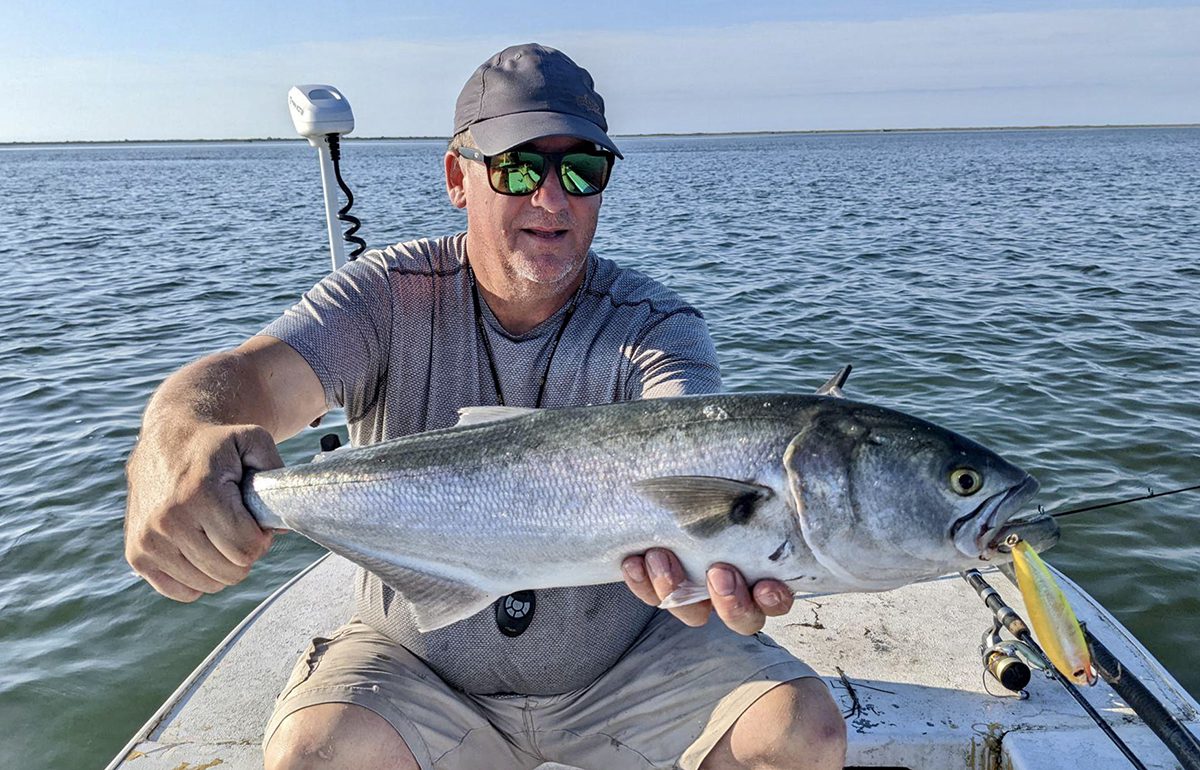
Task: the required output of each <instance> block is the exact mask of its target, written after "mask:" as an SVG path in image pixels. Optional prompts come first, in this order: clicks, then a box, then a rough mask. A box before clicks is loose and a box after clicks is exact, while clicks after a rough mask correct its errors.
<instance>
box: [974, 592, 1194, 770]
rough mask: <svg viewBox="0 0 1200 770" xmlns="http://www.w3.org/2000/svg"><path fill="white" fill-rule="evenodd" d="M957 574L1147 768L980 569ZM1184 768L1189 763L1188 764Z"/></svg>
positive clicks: (1139, 765)
mask: <svg viewBox="0 0 1200 770" xmlns="http://www.w3.org/2000/svg"><path fill="white" fill-rule="evenodd" d="M958 574H959V575H960V576H962V579H963V580H965V581H967V583H968V585H970V586H971V588H973V589H975V593H977V594H979V598H980V599H983V603H984V604H986V605H987V607H988V609H990V610H991V611H992V613H993V615H994V616H995V619H996V621H997V622H999V623H1000V624H1002V625H1003V626H1004V627H1005V628H1006V629H1008V632H1009V633H1010V634H1012V635H1013V636H1014V637H1015V638H1016V639H1017V641H1019V642H1021V643H1022V644H1024V645H1025V646H1026V647H1028V648H1029V649H1031V650H1033V652H1034V653H1036V654H1037V656H1038V658H1040V659H1041V660H1042V661H1044V662H1045V665H1046V671H1049V672H1050V675H1051V676H1053V677H1054V678H1055V679H1057V680H1058V682H1059V684H1061V685H1062V686H1063V687H1065V688H1066V690H1067V692H1068V693H1069V694H1070V695H1071V697H1072V698H1074V699H1075V702H1076V703H1078V704H1079V705H1080V707H1082V708H1083V710H1084V711H1085V712H1087V715H1088V716H1089V717H1091V718H1092V721H1093V722H1095V723H1096V726H1097V727H1099V728H1100V729H1101V730H1102V731H1104V734H1105V735H1107V736H1108V737H1109V740H1111V741H1112V742H1113V745H1115V746H1116V747H1117V748H1118V749H1119V750H1120V751H1121V753H1122V754H1124V755H1125V758H1126V759H1128V760H1129V762H1130V764H1132V765H1133V766H1134V767H1136V768H1138V770H1146V766H1145V765H1144V764H1143V763H1142V761H1141V760H1140V759H1138V758H1137V755H1136V754H1134V753H1133V751H1132V750H1130V748H1129V746H1127V745H1126V744H1125V741H1123V740H1121V736H1119V735H1117V733H1116V731H1115V730H1113V728H1112V725H1110V724H1109V723H1108V722H1106V721H1105V720H1104V717H1102V716H1100V713H1099V712H1098V711H1096V709H1095V707H1094V706H1092V704H1091V703H1088V701H1087V699H1086V698H1084V697H1083V694H1082V693H1080V692H1079V688H1078V687H1076V686H1075V685H1073V684H1072V683H1071V682H1070V681H1069V680H1068V679H1067V678H1066V677H1065V676H1063V675H1062V674H1061V673H1060V672H1059V671H1058V669H1056V668H1055V667H1054V664H1052V663H1051V662H1050V659H1049V658H1048V657H1047V656H1046V653H1045V652H1044V651H1043V650H1042V648H1041V647H1039V646H1038V644H1037V642H1035V641H1034V640H1033V634H1032V633H1030V631H1029V626H1027V625H1025V621H1024V620H1022V619H1021V616H1020V615H1018V614H1017V611H1016V610H1014V609H1013V608H1012V607H1009V606H1008V605H1007V604H1005V603H1004V600H1003V599H1002V598H1000V593H999V592H998V591H997V590H996V589H995V588H992V587H991V585H989V584H988V582H987V581H986V580H984V579H983V575H981V574H979V570H977V569H971V570H966V571H965V572H960V573H958ZM1185 767H1188V766H1187V765H1185ZM1188 770H1192V768H1190V767H1189V768H1188Z"/></svg>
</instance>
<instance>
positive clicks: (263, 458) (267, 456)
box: [234, 425, 283, 471]
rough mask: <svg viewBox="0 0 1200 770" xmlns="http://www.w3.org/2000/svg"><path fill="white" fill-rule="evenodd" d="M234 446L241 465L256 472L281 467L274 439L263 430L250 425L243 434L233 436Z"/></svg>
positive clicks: (281, 462) (280, 459)
mask: <svg viewBox="0 0 1200 770" xmlns="http://www.w3.org/2000/svg"><path fill="white" fill-rule="evenodd" d="M234 444H235V446H236V447H237V452H238V455H239V456H240V457H241V458H242V464H243V465H245V466H246V467H247V468H251V469H253V470H256V471H269V470H273V469H275V468H282V467H283V459H282V458H281V457H280V456H279V448H278V447H276V446H275V439H274V438H272V437H271V434H270V433H268V432H267V431H266V430H265V429H263V428H260V427H258V426H256V425H251V426H248V427H247V428H246V430H244V431H243V432H240V433H236V434H234Z"/></svg>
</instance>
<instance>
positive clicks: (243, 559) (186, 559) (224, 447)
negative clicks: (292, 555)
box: [125, 426, 281, 602]
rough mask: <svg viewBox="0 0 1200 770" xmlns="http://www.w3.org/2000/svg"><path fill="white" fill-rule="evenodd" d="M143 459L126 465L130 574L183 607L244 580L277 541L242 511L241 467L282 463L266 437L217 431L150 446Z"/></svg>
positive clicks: (250, 431)
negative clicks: (180, 443) (173, 444)
mask: <svg viewBox="0 0 1200 770" xmlns="http://www.w3.org/2000/svg"><path fill="white" fill-rule="evenodd" d="M143 455H144V456H139V454H138V452H135V456H134V458H132V459H131V461H130V463H129V466H128V467H127V472H128V475H129V496H128V498H127V509H126V528H125V529H126V531H125V534H126V547H125V555H126V559H127V561H128V562H129V564H130V565H131V566H132V567H133V569H134V571H135V572H137V573H138V574H139V575H141V576H143V577H144V578H145V579H146V581H147V582H148V583H150V585H151V586H152V587H153V588H154V589H155V590H156V591H158V592H159V593H161V594H162V595H164V596H166V597H168V598H171V599H175V600H176V601H184V602H190V601H194V600H195V599H197V598H198V597H199V596H200V595H201V594H205V593H216V592H217V591H220V590H221V589H223V588H225V587H226V586H231V585H235V584H237V583H240V582H241V581H242V580H244V579H245V578H246V576H247V575H248V574H249V571H250V567H251V565H252V564H254V562H255V561H257V560H258V559H259V558H260V557H261V556H262V555H263V554H265V553H266V552H267V549H268V548H270V546H271V542H272V540H273V538H274V532H273V531H263V529H262V528H261V527H259V526H258V522H257V521H255V519H254V517H253V516H251V515H250V512H249V511H247V510H246V508H245V506H244V504H243V502H242V496H241V487H240V482H241V479H242V476H243V474H244V468H245V467H255V468H273V467H279V466H280V465H281V462H280V460H279V454H278V451H277V450H276V449H275V445H274V442H273V440H272V439H271V437H270V434H268V433H267V432H266V431H265V430H262V429H261V428H255V427H246V426H243V427H237V428H233V429H227V428H222V429H220V430H219V431H209V432H208V433H207V434H205V435H197V436H196V437H195V439H194V440H193V441H192V442H189V444H188V445H186V447H185V448H184V449H183V450H182V451H180V450H177V449H174V448H171V449H170V450H169V451H164V450H162V449H160V448H158V447H147V448H145V449H144V452H143Z"/></svg>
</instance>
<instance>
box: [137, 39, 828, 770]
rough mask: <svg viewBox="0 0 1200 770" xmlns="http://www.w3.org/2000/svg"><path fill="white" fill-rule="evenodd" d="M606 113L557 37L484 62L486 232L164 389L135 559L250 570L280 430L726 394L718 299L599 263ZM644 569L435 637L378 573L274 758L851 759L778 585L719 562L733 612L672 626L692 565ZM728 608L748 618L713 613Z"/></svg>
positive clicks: (304, 314) (720, 591) (172, 592)
mask: <svg viewBox="0 0 1200 770" xmlns="http://www.w3.org/2000/svg"><path fill="white" fill-rule="evenodd" d="M607 129H608V126H607V123H606V121H605V118H604V104H603V101H602V100H601V98H600V96H599V94H597V93H596V92H595V90H594V88H593V83H592V79H591V77H590V75H588V73H587V72H586V71H585V70H583V69H582V68H580V67H578V66H577V65H576V64H575V63H574V62H573V61H571V60H570V59H569V58H567V57H566V56H565V55H564V54H562V53H560V52H558V51H555V50H553V49H549V48H545V47H542V46H538V45H522V46H514V47H512V48H508V49H506V50H504V51H502V52H500V53H499V54H497V55H496V56H494V57H492V58H491V59H490V60H489V61H487V62H485V63H484V64H483V65H482V66H481V67H480V68H479V69H478V70H476V72H475V73H474V75H472V77H471V79H470V80H469V81H468V82H467V84H466V86H465V87H464V88H463V91H462V93H461V95H460V96H459V99H458V103H457V107H456V110H455V136H454V139H453V140H452V142H451V145H450V149H449V150H448V151H447V153H446V155H445V159H444V165H445V173H446V190H447V193H448V195H449V197H450V201H451V203H452V204H453V205H455V206H457V207H459V208H464V209H466V212H467V231H466V233H462V234H459V235H455V236H448V237H444V238H439V239H431V240H422V241H414V242H410V243H404V244H399V245H396V246H392V247H389V248H387V249H384V250H382V251H374V252H370V253H368V254H366V255H364V256H363V257H362V258H361V259H359V260H358V261H356V262H354V263H351V264H350V265H348V266H346V267H345V268H343V269H342V270H340V271H338V272H337V273H335V274H333V275H331V276H329V277H327V278H326V279H325V280H323V281H321V283H319V284H318V285H317V286H316V287H314V288H313V289H312V290H311V291H310V292H309V293H308V294H306V295H305V297H304V299H303V300H302V301H301V302H300V303H299V304H298V305H296V306H295V307H294V308H292V309H291V310H289V311H288V312H287V313H285V314H284V315H283V316H282V317H281V318H280V319H278V320H277V321H275V322H274V323H272V324H271V325H270V326H268V327H267V328H266V329H265V330H264V332H263V333H261V334H260V335H258V336H255V337H253V338H252V339H250V340H249V341H247V342H246V343H244V344H243V345H241V346H240V347H238V348H237V349H236V350H234V351H232V352H230V353H226V354H219V355H216V356H211V357H209V358H206V359H202V360H200V361H198V362H196V363H195V364H192V365H190V366H188V367H186V368H184V369H183V370H181V371H180V372H178V373H176V374H175V375H173V376H172V377H170V378H169V379H168V380H167V381H166V382H165V383H164V384H163V386H162V387H161V388H160V389H159V391H158V393H156V395H155V396H154V398H153V399H152V400H151V403H150V405H149V407H148V408H147V411H146V415H145V419H144V427H143V432H142V437H141V440H140V441H139V444H138V447H137V449H136V451H135V452H134V454H133V456H132V457H131V459H130V462H129V469H128V473H129V484H130V489H129V508H128V513H127V519H126V529H127V534H126V557H127V558H128V559H129V562H130V564H131V565H133V567H134V568H135V569H136V570H137V571H138V572H139V574H141V575H142V576H143V577H145V579H146V580H147V581H149V582H150V584H151V585H152V586H154V588H155V589H157V590H158V591H159V592H161V593H163V594H164V595H166V596H169V597H171V598H174V599H178V600H181V601H192V600H194V599H196V598H198V597H199V596H200V595H201V594H203V593H212V592H215V591H218V590H220V589H221V588H223V587H224V586H225V585H230V584H233V583H236V582H238V581H239V580H241V579H242V578H244V577H245V575H246V573H247V571H248V570H249V568H250V565H251V564H252V563H253V562H254V561H255V560H256V559H257V558H258V557H259V556H261V555H262V554H263V553H264V552H265V551H266V550H267V548H268V546H269V545H270V540H271V534H270V533H264V532H262V531H260V530H259V529H258V527H257V526H256V525H255V523H254V521H253V519H252V518H251V517H250V516H249V514H248V513H247V512H246V511H245V509H244V508H243V507H242V504H241V500H240V497H239V494H238V490H237V481H238V479H239V478H240V477H241V474H242V472H243V468H269V467H276V466H278V465H279V464H280V460H279V457H278V455H277V453H276V452H275V447H274V441H275V440H281V439H283V438H284V437H287V436H290V435H292V434H294V433H296V432H298V431H299V430H300V429H301V428H303V426H304V425H306V424H307V423H309V422H311V421H312V420H314V419H315V418H317V417H319V416H320V415H322V414H323V413H324V412H325V411H326V410H327V409H329V408H332V407H335V406H340V407H342V408H344V409H345V410H346V417H347V422H348V425H349V429H350V435H351V439H352V441H353V442H354V443H355V444H365V443H371V442H376V441H381V440H385V439H389V438H394V437H396V436H400V435H405V434H408V433H413V432H416V431H420V430H428V429H433V428H442V427H446V426H448V425H451V424H453V422H454V420H455V417H456V411H457V410H458V409H459V408H460V407H463V406H468V405H476V404H505V405H509V406H532V407H562V406H569V405H581V404H588V403H603V402H611V401H616V400H623V399H633V398H650V397H660V396H675V395H684V394H689V393H705V392H712V391H716V390H718V389H719V387H720V379H719V374H718V370H717V363H716V355H715V352H714V351H713V348H712V343H711V340H710V339H709V337H708V333H707V330H706V328H705V326H704V322H703V320H702V318H701V316H700V314H699V313H697V312H696V311H695V310H694V309H692V308H690V307H689V306H687V305H686V304H684V303H683V302H682V301H680V299H679V298H678V297H677V296H676V295H674V294H673V293H671V292H669V291H668V290H666V289H665V288H664V287H662V286H661V285H659V284H657V283H655V282H653V281H651V280H649V279H648V278H646V277H645V276H642V275H640V274H638V273H635V272H633V271H629V270H623V269H621V268H618V267H617V266H616V265H615V264H613V263H611V262H609V261H607V260H604V259H601V258H599V257H598V256H596V255H594V254H592V253H591V252H590V251H589V248H590V245H591V241H592V237H593V235H594V233H595V228H596V222H597V217H598V214H599V210H600V202H601V195H600V193H601V192H602V191H603V189H604V187H605V185H606V184H607V182H608V178H609V174H610V172H611V170H612V167H613V164H614V161H615V157H620V153H619V152H618V150H617V147H616V145H615V144H614V143H613V141H612V139H611V138H609V136H608V134H607ZM564 515H569V514H564ZM623 569H624V571H625V574H626V576H627V578H626V583H627V584H628V589H629V590H627V589H626V587H625V586H621V585H620V584H615V585H608V586H585V587H576V588H566V589H555V590H549V591H538V592H536V593H534V592H521V593H520V594H516V595H514V596H512V597H508V598H507V600H501V601H500V602H498V603H497V604H496V606H495V607H494V608H492V609H489V610H487V611H485V612H482V613H479V614H477V615H475V616H473V617H471V618H467V619H466V620H463V621H461V622H459V623H455V624H453V625H451V626H448V627H446V628H443V629H438V630H436V631H433V632H430V633H425V634H422V633H420V632H418V631H417V630H416V627H415V625H414V623H413V620H412V618H411V616H410V615H409V613H408V610H407V607H406V604H405V602H404V601H403V598H402V597H397V596H396V595H395V592H394V591H393V590H392V589H391V588H390V587H388V586H386V585H384V584H383V583H382V582H381V581H380V580H379V579H378V578H377V577H376V576H374V575H372V574H370V573H368V572H360V575H359V578H358V585H357V592H356V599H357V614H356V617H355V618H354V619H352V620H351V622H350V623H348V624H347V625H346V626H344V627H343V628H341V629H339V630H338V631H337V632H335V633H334V634H333V636H332V637H331V638H330V639H317V640H314V642H313V645H312V647H311V648H310V649H309V651H308V652H307V653H306V654H305V655H304V656H303V657H302V658H301V659H300V661H299V662H298V663H297V665H296V668H295V670H294V671H293V674H292V676H291V678H290V680H289V682H288V683H287V685H286V686H285V688H284V690H283V691H282V692H281V693H280V696H279V700H278V701H277V703H276V709H275V713H274V715H273V716H272V718H271V720H270V723H269V724H268V726H267V730H266V735H265V737H264V746H265V749H264V750H265V762H266V765H267V767H268V768H285V767H286V768H296V767H347V768H405V769H408V768H417V767H419V768H423V769H424V770H430V769H431V768H453V769H454V770H458V769H460V768H487V769H488V770H497V769H499V768H510V767H512V768H517V767H535V766H537V765H538V764H540V763H541V762H542V761H543V760H554V761H559V762H563V763H568V764H574V765H577V766H580V767H585V768H645V767H676V766H678V767H683V768H696V767H704V768H708V769H709V770H712V769H714V768H734V767H759V768H774V767H778V768H796V767H840V766H841V761H842V758H843V756H844V751H845V736H844V725H843V723H842V720H841V715H840V714H839V713H838V710H837V708H836V705H835V704H834V702H833V700H832V698H831V697H830V695H829V693H828V691H827V689H826V688H825V686H824V684H823V683H822V682H821V680H819V679H817V678H814V674H813V672H812V670H811V669H809V668H808V667H807V666H806V665H805V664H803V663H801V662H800V661H798V660H796V659H795V658H794V657H792V656H791V655H790V654H789V653H787V652H786V651H785V650H783V649H781V648H779V647H778V646H776V645H774V644H773V643H771V642H770V641H769V640H767V639H766V638H765V637H760V636H757V635H755V632H757V631H758V630H759V629H760V628H761V627H762V625H763V622H764V619H765V615H768V614H772V615H774V614H782V613H784V612H786V611H787V609H788V608H789V607H790V605H791V597H790V595H789V594H788V592H787V589H786V588H785V587H784V586H783V585H782V584H780V583H777V582H773V581H763V582H761V583H759V584H757V585H755V586H753V587H752V588H751V587H748V586H747V585H746V583H745V579H744V578H743V577H742V576H741V575H740V573H738V572H737V571H736V570H734V569H732V568H730V567H728V566H726V565H716V566H714V568H713V569H712V570H711V571H710V573H709V575H708V582H709V589H710V592H711V593H712V595H713V597H714V599H713V601H712V603H711V604H709V603H705V604H702V605H694V606H691V607H685V608H681V609H678V610H675V611H674V615H675V616H676V617H672V615H670V614H667V613H665V612H660V611H657V610H655V609H654V608H653V606H652V605H656V604H658V603H659V601H660V600H661V598H662V597H664V596H666V595H667V594H668V593H670V592H671V591H672V590H673V589H674V588H675V586H676V585H678V584H679V583H680V582H681V581H682V579H683V573H682V569H681V567H680V565H679V563H678V561H677V560H676V559H675V558H674V556H673V555H672V554H670V553H668V552H665V551H661V550H652V551H651V552H649V553H648V554H646V555H645V558H643V557H642V556H632V557H629V558H628V559H627V560H626V561H625V563H624V564H623ZM630 591H632V593H630ZM714 609H715V611H716V613H717V614H718V616H719V617H720V618H721V619H722V621H724V622H723V623H712V624H708V625H705V621H706V620H707V618H708V615H709V614H710V613H711V612H712V611H713V610H714ZM680 620H682V621H683V622H682V623H681V622H679V621H680ZM688 626H697V627H698V628H689V627H688ZM731 629H732V630H731ZM735 632H737V633H735Z"/></svg>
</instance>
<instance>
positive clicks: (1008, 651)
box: [979, 621, 1044, 700]
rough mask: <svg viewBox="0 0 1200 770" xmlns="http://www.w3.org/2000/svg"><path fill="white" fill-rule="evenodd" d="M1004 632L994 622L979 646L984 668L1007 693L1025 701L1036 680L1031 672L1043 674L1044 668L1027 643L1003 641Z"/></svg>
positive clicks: (1013, 640)
mask: <svg viewBox="0 0 1200 770" xmlns="http://www.w3.org/2000/svg"><path fill="white" fill-rule="evenodd" d="M1000 628H1001V626H1000V624H999V623H997V622H995V621H993V623H992V627H991V628H990V629H989V630H987V631H984V633H983V641H982V642H981V643H980V645H979V654H980V656H981V657H982V658H983V667H984V669H986V670H987V672H988V673H989V674H991V675H992V678H993V679H995V680H996V681H997V682H999V683H1000V684H1001V686H1003V687H1004V689H1006V690H1008V691H1009V692H1015V693H1017V694H1018V695H1019V696H1020V698H1021V699H1022V700H1023V699H1025V698H1028V697H1029V693H1028V692H1026V691H1025V688H1026V687H1027V686H1028V685H1029V680H1030V678H1031V677H1032V672H1031V669H1034V668H1036V669H1038V670H1039V671H1040V670H1042V669H1043V668H1044V666H1043V665H1042V664H1041V663H1040V661H1038V659H1037V655H1035V654H1034V652H1033V650H1031V649H1029V647H1028V646H1026V645H1025V644H1024V643H1022V642H1019V641H1017V640H1016V639H1003V638H1001V636H1000Z"/></svg>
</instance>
